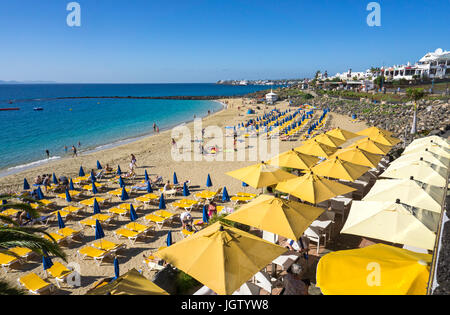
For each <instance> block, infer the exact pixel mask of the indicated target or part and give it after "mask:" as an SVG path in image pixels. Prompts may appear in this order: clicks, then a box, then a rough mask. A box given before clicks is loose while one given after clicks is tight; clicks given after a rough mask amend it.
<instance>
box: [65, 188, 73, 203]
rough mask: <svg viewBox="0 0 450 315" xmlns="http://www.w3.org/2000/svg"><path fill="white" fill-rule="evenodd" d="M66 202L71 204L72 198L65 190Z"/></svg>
mask: <svg viewBox="0 0 450 315" xmlns="http://www.w3.org/2000/svg"><path fill="white" fill-rule="evenodd" d="M66 201H67V202H72V197H71V196H70V193H69V191H68V190H67V189H66Z"/></svg>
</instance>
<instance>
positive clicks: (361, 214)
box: [341, 201, 436, 250]
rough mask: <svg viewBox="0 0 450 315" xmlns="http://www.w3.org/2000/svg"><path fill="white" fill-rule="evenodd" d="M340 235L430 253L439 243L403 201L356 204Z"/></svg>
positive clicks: (361, 202) (353, 204)
mask: <svg viewBox="0 0 450 315" xmlns="http://www.w3.org/2000/svg"><path fill="white" fill-rule="evenodd" d="M429 213H432V212H429ZM421 214H423V211H422V212H421ZM341 233H344V234H353V235H359V236H364V237H369V238H374V239H379V240H384V241H387V242H392V243H397V244H404V245H410V246H414V247H418V248H424V249H429V250H432V249H433V247H434V243H435V240H436V234H435V233H434V232H433V231H431V230H430V229H429V228H428V227H427V226H425V224H424V223H423V222H422V221H421V220H419V218H418V216H416V215H415V214H414V211H413V209H411V208H410V207H409V206H407V205H405V204H402V203H401V202H399V203H396V202H378V201H353V203H352V207H351V209H350V214H349V216H348V218H347V221H346V222H345V225H344V227H343V228H342V230H341Z"/></svg>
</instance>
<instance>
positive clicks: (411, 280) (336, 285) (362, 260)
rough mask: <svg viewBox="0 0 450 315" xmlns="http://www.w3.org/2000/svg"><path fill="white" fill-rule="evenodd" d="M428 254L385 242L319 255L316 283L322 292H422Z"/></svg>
mask: <svg viewBox="0 0 450 315" xmlns="http://www.w3.org/2000/svg"><path fill="white" fill-rule="evenodd" d="M431 259H432V255H429V254H419V253H415V252H412V251H409V250H406V249H402V248H397V247H393V246H389V245H385V244H375V245H371V246H368V247H365V248H359V249H351V250H342V251H337V252H332V253H329V254H326V255H325V256H323V257H322V258H321V259H320V260H319V263H318V265H317V276H316V279H317V287H319V288H320V290H321V291H322V293H323V294H326V295H344V294H345V295H350V294H351V295H425V294H426V292H427V283H428V279H429V274H430V266H429V265H430V263H431Z"/></svg>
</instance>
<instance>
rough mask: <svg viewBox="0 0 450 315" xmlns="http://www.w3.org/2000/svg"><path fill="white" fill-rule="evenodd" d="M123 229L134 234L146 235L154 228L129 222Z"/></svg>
mask: <svg viewBox="0 0 450 315" xmlns="http://www.w3.org/2000/svg"><path fill="white" fill-rule="evenodd" d="M125 228H126V229H129V230H131V231H134V232H138V233H145V234H148V232H150V231H151V230H153V229H154V228H155V227H154V226H153V225H150V226H148V225H144V224H140V223H136V222H130V223H128V224H127V225H125Z"/></svg>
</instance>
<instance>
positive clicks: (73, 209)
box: [61, 206, 82, 215]
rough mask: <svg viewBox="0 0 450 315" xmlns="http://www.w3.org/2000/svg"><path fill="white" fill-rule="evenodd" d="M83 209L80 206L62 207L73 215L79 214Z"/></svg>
mask: <svg viewBox="0 0 450 315" xmlns="http://www.w3.org/2000/svg"><path fill="white" fill-rule="evenodd" d="M81 209H82V208H80V207H74V206H67V207H64V208H62V209H61V210H62V211H66V212H70V213H71V214H73V215H77V214H78V213H79V212H80V211H81Z"/></svg>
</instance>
